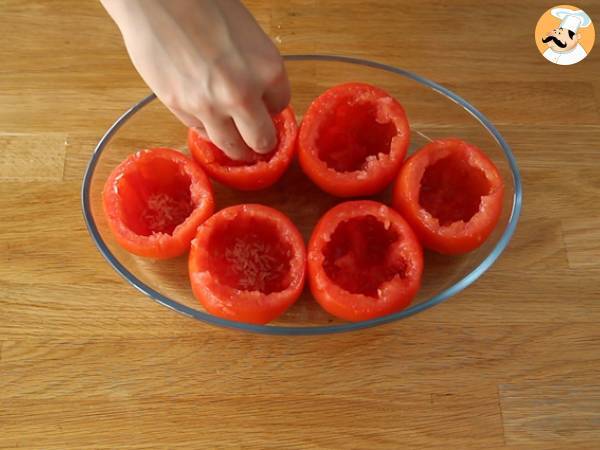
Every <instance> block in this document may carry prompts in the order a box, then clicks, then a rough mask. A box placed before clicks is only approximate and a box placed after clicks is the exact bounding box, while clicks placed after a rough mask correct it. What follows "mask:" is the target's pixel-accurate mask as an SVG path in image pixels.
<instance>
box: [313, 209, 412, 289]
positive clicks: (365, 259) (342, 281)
mask: <svg viewBox="0 0 600 450" xmlns="http://www.w3.org/2000/svg"><path fill="white" fill-rule="evenodd" d="M399 239H400V236H399V234H398V232H397V231H396V230H394V229H392V228H388V229H386V228H385V226H384V224H383V223H382V222H381V221H379V220H378V219H377V218H375V217H374V216H371V215H368V216H362V217H357V218H353V219H349V220H347V221H345V222H342V223H340V224H339V225H338V226H337V228H336V229H335V231H334V232H333V234H332V235H331V240H330V241H329V242H328V243H327V245H326V246H325V248H324V249H323V254H324V256H325V261H324V263H323V268H324V269H325V273H327V275H328V276H329V278H331V279H332V280H333V281H334V282H335V283H336V284H337V285H338V286H340V287H342V288H343V289H345V290H346V291H348V292H350V293H352V294H363V295H368V296H370V297H377V289H379V287H380V286H381V285H382V284H383V283H385V282H386V281H390V280H391V279H393V278H394V277H395V276H398V277H400V278H404V277H405V276H406V266H407V265H406V260H405V259H404V258H403V257H402V256H401V255H393V256H392V257H391V258H390V257H388V254H389V250H390V248H391V246H393V245H394V243H396V242H398V241H399Z"/></svg>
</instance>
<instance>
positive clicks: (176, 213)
mask: <svg viewBox="0 0 600 450" xmlns="http://www.w3.org/2000/svg"><path fill="white" fill-rule="evenodd" d="M102 197H103V206H104V213H105V215H106V218H107V220H108V225H109V227H110V229H111V231H112V232H113V234H114V235H115V238H116V239H117V242H118V243H119V244H121V246H123V247H124V248H125V249H127V250H128V251H130V252H131V253H135V254H136V255H140V256H147V257H150V258H157V259H167V258H172V257H175V256H179V255H181V254H183V253H185V252H186V250H188V249H189V247H190V242H191V240H192V238H193V237H194V234H195V232H196V228H198V225H200V224H201V223H202V222H204V220H206V219H207V218H208V217H209V216H210V215H211V214H212V212H213V209H214V200H213V194H212V189H211V187H210V183H209V181H208V178H207V177H206V175H204V172H203V171H202V169H201V168H200V167H198V166H197V165H196V164H195V163H194V162H193V161H192V160H191V159H189V158H187V157H186V156H185V155H183V154H181V153H180V152H178V151H176V150H172V149H169V148H154V149H150V150H140V151H139V152H137V153H135V154H133V155H130V156H129V157H128V158H127V159H126V160H125V161H123V162H122V163H121V164H119V165H118V166H117V167H116V168H115V169H114V170H113V171H112V173H111V174H110V176H109V177H108V179H107V180H106V183H105V184H104V191H103V193H102Z"/></svg>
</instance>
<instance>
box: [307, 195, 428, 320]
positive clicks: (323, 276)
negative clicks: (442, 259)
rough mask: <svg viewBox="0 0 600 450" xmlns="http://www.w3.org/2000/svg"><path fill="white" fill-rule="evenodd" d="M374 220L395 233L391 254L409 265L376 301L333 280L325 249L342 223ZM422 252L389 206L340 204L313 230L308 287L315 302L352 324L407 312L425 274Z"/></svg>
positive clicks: (368, 202)
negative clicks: (326, 267) (326, 266)
mask: <svg viewBox="0 0 600 450" xmlns="http://www.w3.org/2000/svg"><path fill="white" fill-rule="evenodd" d="M367 216H373V217H375V219H377V221H379V222H380V223H382V224H383V225H384V227H385V229H394V230H395V231H396V232H397V233H398V235H399V238H400V240H399V241H397V242H394V245H393V248H392V251H394V252H396V251H397V252H399V256H401V257H402V258H403V259H404V261H405V262H406V272H405V277H404V278H403V279H402V278H401V277H397V276H394V277H393V278H392V279H390V280H387V281H384V282H382V283H381V285H380V286H379V287H378V289H377V297H373V296H369V295H365V294H362V293H351V292H349V291H347V290H346V289H344V288H343V287H341V286H340V285H339V284H338V283H337V282H336V281H335V280H333V279H332V278H331V277H330V276H329V275H328V274H327V271H326V270H325V268H324V262H325V259H326V256H325V254H324V249H325V247H326V245H327V243H328V242H330V241H331V237H332V235H333V233H335V231H336V229H337V228H338V227H339V225H340V224H341V223H343V222H346V221H348V220H351V219H355V218H361V217H367ZM423 267H424V262H423V250H422V248H421V245H420V244H419V241H418V239H417V237H416V235H415V234H414V233H413V231H412V229H411V228H410V226H409V225H408V223H407V222H406V221H405V220H404V218H403V217H402V216H401V215H400V214H399V213H398V212H396V211H394V210H393V209H392V208H390V207H388V206H387V205H385V204H383V203H380V202H376V201H372V200H355V201H348V202H343V203H339V204H338V205H336V206H334V207H333V208H331V209H330V210H328V211H327V212H326V213H325V214H324V215H323V216H322V217H321V218H320V219H319V221H318V223H317V225H316V226H315V228H314V229H313V232H312V234H311V238H310V240H309V244H308V275H309V285H310V289H311V292H312V294H313V297H314V298H315V300H316V301H317V302H318V303H319V304H320V305H321V307H323V309H325V310H326V311H327V312H329V313H330V314H332V315H334V316H336V317H338V318H341V319H344V320H348V321H351V322H357V321H364V320H371V319H376V318H379V317H382V316H386V315H389V314H393V313H396V312H399V311H401V310H402V309H404V308H406V307H407V306H408V305H409V304H410V303H411V302H412V300H413V298H414V296H415V295H416V294H417V292H418V290H419V288H420V283H421V277H422V274H423Z"/></svg>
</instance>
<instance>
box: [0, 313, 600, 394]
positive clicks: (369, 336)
mask: <svg viewBox="0 0 600 450" xmlns="http://www.w3.org/2000/svg"><path fill="white" fill-rule="evenodd" d="M103 316H105V317H108V316H109V314H108V313H104V314H103ZM113 316H114V319H113V321H114V324H112V325H111V322H110V321H109V320H108V319H106V320H103V319H99V320H98V322H97V323H96V327H97V329H98V332H97V334H96V336H93V337H92V336H90V337H89V338H83V337H81V335H84V333H85V328H84V327H85V326H86V324H85V323H82V329H83V332H82V333H80V336H77V335H75V334H73V335H71V336H69V335H68V334H67V333H68V330H67V332H66V333H65V334H64V336H52V335H48V336H44V335H43V334H41V333H39V334H38V335H37V336H35V335H30V336H25V335H23V336H22V337H21V338H12V339H13V340H6V341H5V342H4V345H3V349H2V377H1V379H0V387H1V389H0V399H4V400H9V399H30V400H34V399H46V400H48V401H50V400H52V399H53V398H82V399H83V398H86V399H89V398H96V397H98V398H105V397H107V396H110V395H111V392H113V390H114V389H115V387H117V386H118V387H119V388H120V389H124V390H125V391H127V392H128V393H130V395H131V396H132V397H135V398H146V397H152V396H153V395H157V394H160V395H165V396H177V395H180V394H181V393H185V394H186V395H204V394H211V395H212V394H214V395H223V396H226V395H229V394H231V395H234V394H240V395H242V394H248V395H250V394H255V395H260V394H269V393H270V394H278V395H285V394H290V395H291V394H297V395H302V393H306V392H310V393H313V394H322V395H326V394H327V395H346V396H351V395H357V396H359V397H361V396H364V397H371V396H379V395H381V396H383V395H387V394H390V395H391V396H392V397H393V396H395V395H400V393H401V392H402V391H403V390H404V389H415V390H419V391H422V390H425V391H426V392H427V393H435V392H438V393H439V392H441V393H443V392H455V391H456V392H458V393H460V392H461V390H466V391H467V392H468V391H469V390H470V389H474V390H477V388H478V387H482V386H483V387H484V388H485V389H486V390H487V389H488V388H489V386H494V389H492V392H495V384H496V382H497V380H502V379H509V378H513V379H518V380H520V381H522V382H525V381H531V382H532V383H533V382H540V383H543V382H546V383H560V382H561V380H565V379H568V380H570V383H572V384H573V385H576V384H577V383H580V384H586V382H587V380H591V379H594V377H595V376H596V374H597V369H598V357H597V349H598V345H599V344H600V332H598V331H590V327H591V325H589V326H586V325H584V324H581V323H579V324H567V323H565V324H531V323H526V324H521V325H512V326H509V325H502V324H496V325H478V324H477V323H476V322H473V324H439V323H436V324H430V323H427V322H423V321H419V320H413V321H409V322H406V323H404V324H402V325H398V326H395V327H383V328H379V329H373V330H368V331H363V332H360V333H356V335H355V336H353V335H352V334H350V335H337V336H329V337H322V336H316V337H304V338H296V337H293V336H288V337H280V338H275V337H269V336H257V335H249V334H244V333H240V332H234V331H227V330H220V329H217V328H212V327H207V326H200V325H199V324H194V323H193V322H191V321H189V320H188V321H184V320H181V321H179V322H169V321H168V316H166V315H163V317H166V319H165V320H164V321H163V322H159V321H157V320H156V319H153V318H152V317H151V316H146V315H145V314H144V313H143V312H141V313H140V316H139V317H140V318H139V323H137V324H136V322H135V321H134V320H133V319H129V320H126V321H124V320H123V316H119V315H117V314H113ZM126 316H127V315H125V317H126ZM144 319H146V320H145V322H146V323H145V333H142V332H141V331H140V330H138V332H137V333H135V332H132V331H131V329H135V328H138V329H139V328H142V327H143V326H144V324H143V322H144ZM52 320H53V318H52V316H49V317H48V318H47V319H46V321H47V322H51V321H52ZM43 321H44V319H43V316H40V322H42V323H41V324H40V326H43V325H44V324H43ZM128 327H129V328H130V330H127V328H128ZM161 327H162V329H161ZM117 328H123V332H122V333H121V336H120V337H117V336H116V333H115V331H116V329H117ZM105 329H106V330H110V334H107V335H106V336H105V337H103V336H102V331H103V330H105ZM105 334H106V333H105ZM357 337H358V338H359V340H360V345H356V339H357ZM7 338H9V339H10V337H9V336H7ZM557 342H561V343H564V344H563V345H562V346H561V348H560V350H557V349H556V345H555V343H557ZM325 343H326V344H327V345H324V344H325ZM65 361H68V364H66V363H65ZM325 367H326V368H325ZM175 369H176V370H175ZM167 379H168V380H169V382H168V383H165V380H167ZM465 380H469V381H470V382H469V383H467V384H468V385H469V387H466V386H465Z"/></svg>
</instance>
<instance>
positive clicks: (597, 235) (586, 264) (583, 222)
mask: <svg viewBox="0 0 600 450" xmlns="http://www.w3.org/2000/svg"><path fill="white" fill-rule="evenodd" d="M562 223H563V230H564V235H565V244H566V250H567V257H568V259H569V267H570V268H572V269H600V216H598V217H577V218H569V219H563V221H562Z"/></svg>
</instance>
